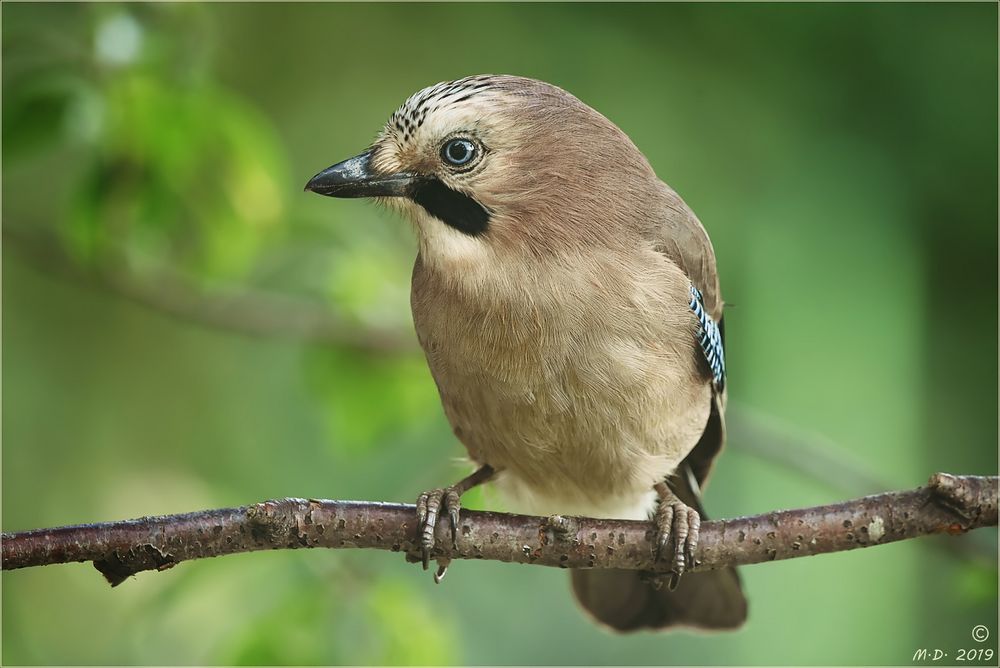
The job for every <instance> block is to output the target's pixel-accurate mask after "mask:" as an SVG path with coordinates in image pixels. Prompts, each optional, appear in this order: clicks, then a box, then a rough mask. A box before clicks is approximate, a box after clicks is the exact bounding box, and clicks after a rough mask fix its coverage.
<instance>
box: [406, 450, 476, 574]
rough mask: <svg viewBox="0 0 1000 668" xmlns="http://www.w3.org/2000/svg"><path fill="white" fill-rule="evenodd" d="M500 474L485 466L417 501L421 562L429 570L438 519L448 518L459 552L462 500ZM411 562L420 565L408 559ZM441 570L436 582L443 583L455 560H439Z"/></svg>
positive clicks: (454, 543) (409, 556)
mask: <svg viewBox="0 0 1000 668" xmlns="http://www.w3.org/2000/svg"><path fill="white" fill-rule="evenodd" d="M495 473H496V471H495V470H494V469H493V467H492V466H490V465H489V464H483V465H482V466H480V467H479V468H478V469H476V471H475V472H473V473H472V474H470V475H468V476H466V477H465V478H463V479H462V480H459V481H458V482H457V483H455V484H454V485H452V486H451V487H442V488H439V489H432V490H431V491H429V492H424V493H423V494H421V495H420V497H419V498H418V499H417V541H418V542H419V544H420V561H421V562H422V563H423V565H424V570H425V571H426V570H427V567H428V565H429V564H430V559H431V551H432V550H433V549H434V545H435V542H436V539H435V537H434V530H435V529H436V528H437V522H438V518H439V517H441V515H442V514H444V513H447V514H448V520H449V522H450V524H451V545H452V547H453V548H455V549H457V548H458V513H459V510H461V508H462V503H461V500H460V499H461V497H462V495H463V494H465V493H466V492H468V491H469V490H470V489H472V488H473V487H475V486H476V485H481V484H482V483H484V482H486V481H487V480H489V479H490V478H492V477H493V476H494V474H495ZM407 561H416V558H411V555H409V554H408V555H407ZM437 563H438V567H437V571H436V572H435V573H434V582H441V580H443V579H444V575H445V573H447V572H448V564H450V563H451V559H449V558H447V557H438V559H437Z"/></svg>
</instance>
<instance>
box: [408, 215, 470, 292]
mask: <svg viewBox="0 0 1000 668" xmlns="http://www.w3.org/2000/svg"><path fill="white" fill-rule="evenodd" d="M407 204H408V206H407V207H406V208H407V209H408V210H409V211H408V212H409V215H410V217H411V218H412V219H413V221H414V223H416V225H417V230H418V235H419V242H420V256H421V257H422V258H423V260H424V261H425V262H427V263H428V264H431V265H433V266H436V267H439V268H442V269H449V270H454V269H455V268H458V267H461V268H462V270H463V273H464V274H465V275H467V276H470V273H469V272H470V270H472V269H475V268H477V267H478V268H485V266H486V265H487V264H488V263H489V258H490V250H489V248H488V247H487V245H486V244H485V243H484V241H483V239H482V237H480V236H472V235H469V234H466V233H464V232H460V231H459V230H456V229H455V228H453V227H451V226H449V225H446V224H445V223H444V222H442V221H441V220H439V219H437V218H435V217H434V216H432V215H430V214H429V213H427V212H426V211H425V210H424V209H423V208H422V207H420V206H418V205H416V204H412V203H407ZM471 273H475V272H471ZM470 278H471V276H470Z"/></svg>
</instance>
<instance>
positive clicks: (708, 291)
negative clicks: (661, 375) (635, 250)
mask: <svg viewBox="0 0 1000 668" xmlns="http://www.w3.org/2000/svg"><path fill="white" fill-rule="evenodd" d="M664 188H665V195H666V206H665V211H664V215H663V217H662V218H661V219H660V220H659V221H658V222H657V224H656V228H655V229H654V230H650V232H651V234H652V235H653V238H654V240H655V243H656V246H657V248H658V249H660V251H661V252H662V253H663V254H665V255H666V256H667V257H669V258H670V259H671V260H672V261H673V262H674V263H676V264H677V265H678V266H679V267H680V268H681V269H683V270H684V273H685V274H687V277H688V278H689V279H690V280H691V295H690V303H689V304H688V306H689V307H690V308H691V311H692V313H693V314H694V316H695V317H696V318H697V319H698V322H699V325H700V327H699V333H698V343H699V344H700V349H701V353H702V362H703V364H704V369H705V371H706V375H707V376H710V377H711V382H712V386H713V389H714V392H713V393H712V410H711V413H710V415H709V418H708V424H706V426H705V431H704V432H703V433H702V436H701V439H700V440H699V441H698V444H697V445H696V446H695V447H694V449H693V450H692V451H691V452H690V453H689V454H688V456H687V458H686V459H685V462H686V463H687V464H688V466H690V468H691V471H692V472H693V473H694V476H695V479H696V481H697V483H698V485H699V486H700V485H704V483H705V481H706V480H707V478H708V475H709V473H710V472H711V469H712V463H713V462H714V461H715V458H716V456H718V454H719V452H721V450H722V446H723V443H724V442H725V438H726V425H725V407H726V363H725V328H724V324H723V317H722V310H723V301H722V295H721V294H720V291H719V275H718V272H717V270H716V266H715V251H714V249H713V248H712V242H711V240H709V238H708V233H707V232H706V231H705V228H704V227H703V226H702V224H701V222H700V221H699V220H698V218H697V217H696V216H695V215H694V212H692V211H691V209H689V208H688V206H687V205H686V204H685V203H684V201H683V200H682V199H681V198H680V197H679V196H678V195H677V193H675V192H674V191H673V190H671V189H670V188H669V187H667V186H664Z"/></svg>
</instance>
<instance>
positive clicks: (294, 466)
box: [2, 4, 997, 664]
mask: <svg viewBox="0 0 1000 668" xmlns="http://www.w3.org/2000/svg"><path fill="white" fill-rule="evenodd" d="M2 11H3V16H2V19H3V33H2V37H3V167H4V171H3V242H4V243H3V360H4V365H3V390H4V392H3V417H4V420H3V477H2V482H3V498H2V500H3V529H4V530H5V531H12V530H21V529H29V528H34V527H41V526H51V525H62V524H71V523H79V522H87V521H97V520H112V519H120V518H126V517H135V516H140V515H148V514H164V513H175V512H184V511H190V510H196V509H200V508H208V507H217V506H226V505H239V504H243V503H249V502H252V501H257V500H263V499H267V498H273V497H281V496H286V495H292V496H313V497H325V498H340V499H373V500H376V499H377V500H392V501H411V500H412V499H413V498H415V496H416V494H417V493H418V492H419V491H421V490H423V489H426V488H430V487H434V486H438V485H441V484H444V483H449V482H452V481H453V480H455V479H457V477H458V476H459V475H461V474H462V473H464V471H465V469H464V468H463V466H462V465H461V464H460V463H459V462H458V461H457V458H458V457H459V456H460V455H461V454H462V450H461V447H460V446H459V445H458V444H457V443H456V441H455V440H454V438H453V437H452V436H451V434H450V430H449V428H448V426H447V424H446V422H445V419H444V417H443V415H442V412H441V410H440V408H439V405H438V398H437V394H436V391H435V388H434V384H433V382H432V380H431V378H430V375H429V374H428V372H427V370H426V368H425V365H424V362H423V360H422V357H421V356H420V354H419V352H418V351H417V350H416V346H415V343H414V340H413V334H412V328H411V324H410V315H409V307H408V290H409V271H410V266H411V262H412V257H413V255H414V252H415V244H414V241H413V239H412V234H411V231H410V230H409V229H408V226H407V225H406V224H404V223H402V222H401V221H399V220H397V219H395V218H394V217H393V216H392V215H390V214H389V213H386V212H384V211H380V210H377V209H376V208H374V207H373V206H371V205H370V204H367V203H365V202H358V201H332V200H328V199H324V198H320V197H316V196H314V195H306V194H303V193H302V192H301V190H302V185H303V184H304V183H305V181H306V180H307V179H308V178H309V177H310V176H312V175H313V174H314V173H315V172H317V171H318V170H320V169H322V168H324V167H326V166H328V165H330V164H332V163H333V162H336V161H338V160H340V159H342V158H346V157H349V156H351V155H354V154H355V153H356V152H357V151H359V150H360V149H362V148H363V147H365V146H366V145H367V143H368V142H369V141H370V139H371V138H372V137H373V136H374V134H375V132H376V131H377V130H378V129H379V128H380V126H381V124H382V123H383V122H384V121H385V119H386V118H387V117H388V115H389V114H390V113H391V112H392V111H393V110H394V109H395V107H396V106H397V105H398V104H400V103H401V102H402V100H403V99H405V98H406V97H407V96H408V95H409V94H410V93H412V92H414V91H416V90H417V89H419V88H422V87H424V86H426V85H429V84H432V83H435V82H437V81H440V80H445V79H452V78H457V77H461V76H465V75H468V74H474V73H482V72H503V73H516V74H522V75H526V76H531V77H536V78H540V79H544V80H547V81H550V82H553V83H555V84H558V85H560V86H562V87H564V88H566V89H568V90H569V91H571V92H573V93H574V94H575V95H576V96H578V97H579V98H581V99H582V100H584V101H585V102H587V103H589V104H590V105H591V106H593V107H595V108H596V109H598V110H599V111H601V112H602V113H604V114H605V115H606V116H608V117H609V118H611V119H612V120H613V121H615V122H616V123H618V124H619V125H620V126H621V127H622V128H623V129H624V130H625V131H626V132H627V133H628V134H629V135H630V136H631V137H632V138H633V140H634V141H635V142H636V144H637V145H638V146H639V147H640V148H641V149H642V150H643V151H644V152H645V153H646V155H647V156H648V157H649V159H650V161H651V162H652V163H653V165H654V167H655V168H656V170H657V172H658V174H659V175H660V176H661V177H662V178H664V179H665V180H666V181H668V182H669V183H671V184H672V185H673V186H674V187H675V188H676V189H677V190H678V191H679V192H680V193H681V194H682V196H683V197H684V198H685V199H686V200H687V202H688V203H689V204H690V205H691V206H692V207H693V208H694V209H695V211H697V212H698V214H699V216H700V217H701V219H702V220H703V222H704V223H705V225H706V226H707V228H708V230H709V232H710V233H711V235H712V238H713V240H714V243H715V248H716V251H717V254H718V257H719V263H720V270H721V274H722V285H723V288H724V291H725V294H726V298H727V301H729V302H731V303H733V304H734V305H735V306H734V307H733V308H732V309H731V311H730V312H729V315H728V317H727V328H728V341H729V354H728V362H729V368H730V387H731V395H730V397H731V405H732V417H731V425H732V427H731V431H730V447H729V451H728V452H727V454H726V456H725V457H723V458H722V461H721V463H720V464H719V466H718V468H717V473H716V474H715V477H714V480H713V482H712V485H711V487H710V489H709V492H708V500H707V505H708V509H709V512H710V514H711V515H713V516H716V517H727V516H735V515H741V514H750V513H758V512H764V511H768V510H772V509H777V508H786V507H796V506H806V505H812V504H819V503H827V502H833V501H838V500H841V499H844V498H848V497H850V496H855V495H860V494H867V493H873V492H878V491H882V490H885V489H892V488H910V487H915V486H917V485H920V484H922V483H923V482H924V481H925V480H926V479H927V477H928V475H929V474H931V473H932V472H934V471H938V470H944V471H949V472H954V473H982V474H989V473H993V474H995V473H996V471H997V412H996V411H997V373H996V371H997V338H996V332H997V329H996V328H997V159H996V157H997V34H996V25H997V6H996V5H994V4H976V5H944V4H935V5H931V4H920V5H897V4H891V5H864V4H862V5H856V4H855V5H785V4H777V5H723V4H706V5H681V4H670V5H616V6H604V5H597V4H591V5H569V4H560V5H541V4H535V5H514V4H511V5H492V4H476V5H462V4H448V5H405V6H404V5H377V4H358V5H347V4H345V5H335V4H330V5H322V4H308V5H281V6H276V5H261V4H254V5H234V4H220V5H199V4H181V5H173V4H166V5H161V4H145V5H117V4H75V5H56V4H50V5H25V4H21V5H10V4H4V6H3V9H2ZM551 150H558V147H551ZM499 504H500V501H499V500H498V499H496V498H495V497H494V496H492V495H491V494H490V492H489V491H488V490H487V491H486V492H484V493H480V492H476V493H473V494H470V495H469V497H468V498H467V504H466V505H467V506H471V507H491V508H496V507H499ZM996 540H997V535H996V532H995V531H994V530H989V531H981V532H978V533H974V534H970V535H968V536H964V537H961V538H925V539H920V540H914V541H907V542H904V543H896V544H892V545H888V546H884V547H879V548H876V549H871V550H863V551H857V552H850V553H840V554H834V555H827V556H821V557H817V558H813V559H796V560H792V561H787V562H783V563H776V564H765V565H759V566H753V567H748V568H745V569H743V575H744V580H745V584H746V588H747V591H748V595H749V598H750V601H751V608H750V621H749V623H748V624H747V625H746V627H745V628H744V629H743V630H741V631H740V632H738V633H732V634H728V635H717V636H714V635H713V636H707V635H697V634H689V633H675V634H669V635H649V634H645V635H637V636H628V637H616V636H612V635H609V634H607V633H605V632H603V631H601V630H599V629H597V628H595V627H593V626H591V625H590V624H589V623H588V621H587V620H586V619H584V617H583V616H582V614H581V613H580V612H579V611H578V610H577V609H576V607H575V605H574V604H573V602H572V600H571V596H570V593H569V588H568V586H567V582H566V574H565V573H560V572H557V571H554V570H549V569H543V568H531V567H522V566H513V565H504V564H498V563H482V562H468V563H459V564H456V565H455V566H454V567H453V568H452V571H451V573H449V576H448V579H447V580H446V581H445V582H444V583H443V584H442V585H440V586H435V585H434V584H433V583H432V582H431V579H430V577H429V575H427V574H424V573H422V572H420V571H419V570H418V569H417V568H416V567H413V566H411V565H407V564H405V563H404V561H403V558H402V557H401V556H400V555H398V554H391V553H383V552H361V551H340V552H330V551H319V550H315V551H313V550H307V551H297V552H288V551H281V552H269V553H259V554H248V555H238V556H232V557H226V558H222V559H213V560H205V561H201V562H193V563H185V564H182V565H180V566H179V567H177V568H174V569H172V570H170V571H167V572H163V573H146V574H142V575H139V576H138V577H136V578H133V579H132V580H130V581H128V582H126V583H124V584H123V585H122V586H120V587H118V588H116V589H114V590H112V589H111V588H109V587H108V586H107V585H106V584H105V583H104V581H103V580H102V578H101V577H100V576H99V575H98V574H97V572H96V571H94V569H93V568H92V567H91V566H89V565H87V564H74V565H67V566H54V567H47V568H40V569H29V570H23V571H15V572H5V573H3V579H2V584H3V606H2V612H3V624H2V632H3V651H2V661H3V663H5V664H17V663H20V664H63V663H73V664H132V663H159V664H189V663H239V664H244V663H249V664H268V663H296V664H325V663H350V664H367V663H380V664H396V663H423V664H449V663H472V664H483V663H485V664H517V663H535V664H547V663H567V664H603V663H623V664H673V663H684V664H714V663H740V664H839V663H846V664H887V663H888V664H900V663H903V664H906V663H909V662H910V660H911V657H912V655H913V652H914V650H915V649H917V648H919V647H929V648H934V647H940V648H943V649H945V650H946V651H951V650H954V649H957V648H959V647H965V646H970V645H972V644H973V643H972V642H971V638H970V631H971V628H972V626H973V625H975V624H986V625H988V626H989V628H990V629H991V638H990V640H989V641H988V643H987V644H986V646H988V647H993V648H995V647H996V631H997V629H996V619H997V571H996Z"/></svg>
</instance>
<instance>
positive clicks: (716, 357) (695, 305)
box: [688, 285, 726, 392]
mask: <svg viewBox="0 0 1000 668" xmlns="http://www.w3.org/2000/svg"><path fill="white" fill-rule="evenodd" d="M688 306H690V307H691V310H692V311H693V312H694V315H695V317H696V318H697V319H698V343H699V345H701V351H702V352H703V353H704V354H705V359H706V360H707V361H708V366H709V368H710V369H711V370H712V383H713V384H714V385H715V389H716V390H718V391H719V392H721V391H722V388H724V387H725V386H726V352H725V350H723V347H722V333H721V332H720V331H719V325H718V323H716V322H715V320H713V319H712V316H710V315H709V314H708V313H707V312H706V311H705V304H704V302H703V300H702V296H701V290H699V289H698V288H696V287H694V285H692V286H691V303H690V304H688Z"/></svg>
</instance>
